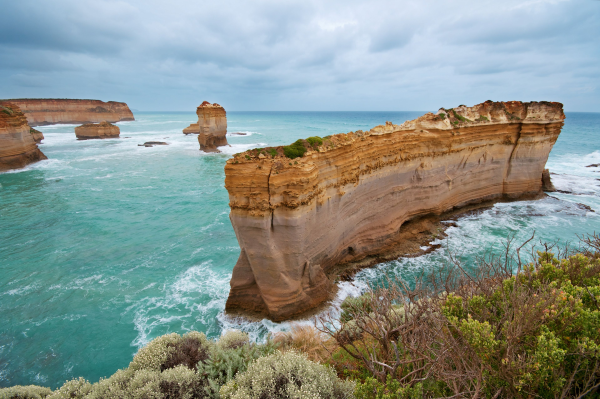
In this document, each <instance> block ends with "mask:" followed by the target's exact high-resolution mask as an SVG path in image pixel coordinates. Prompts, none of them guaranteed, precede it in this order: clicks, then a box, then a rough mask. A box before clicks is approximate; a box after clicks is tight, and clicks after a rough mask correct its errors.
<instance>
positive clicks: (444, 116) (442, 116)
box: [439, 112, 446, 120]
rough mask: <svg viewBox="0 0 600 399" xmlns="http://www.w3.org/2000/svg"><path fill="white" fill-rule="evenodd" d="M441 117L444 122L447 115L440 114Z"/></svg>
mask: <svg viewBox="0 0 600 399" xmlns="http://www.w3.org/2000/svg"><path fill="white" fill-rule="evenodd" d="M439 117H440V118H441V119H442V120H444V119H446V114H445V113H443V112H440V114H439Z"/></svg>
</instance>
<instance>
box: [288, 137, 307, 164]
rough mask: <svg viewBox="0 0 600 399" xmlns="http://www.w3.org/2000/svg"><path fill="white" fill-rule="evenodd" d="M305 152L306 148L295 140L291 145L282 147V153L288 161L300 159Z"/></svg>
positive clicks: (300, 141)
mask: <svg viewBox="0 0 600 399" xmlns="http://www.w3.org/2000/svg"><path fill="white" fill-rule="evenodd" d="M305 152H306V148H305V147H304V142H303V141H302V140H296V141H295V142H294V143H293V144H291V145H286V146H284V147H283V153H284V154H285V156H286V157H288V158H290V159H294V158H299V157H302V156H303V155H304V153H305Z"/></svg>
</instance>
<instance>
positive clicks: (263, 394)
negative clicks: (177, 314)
mask: <svg viewBox="0 0 600 399" xmlns="http://www.w3.org/2000/svg"><path fill="white" fill-rule="evenodd" d="M353 390H354V383H352V382H349V381H342V380H340V379H339V378H338V377H337V375H336V374H335V372H334V371H333V370H332V369H331V368H329V367H325V366H322V365H320V364H318V363H315V362H312V361H310V360H308V359H307V358H306V357H305V356H304V355H301V354H298V353H296V352H293V351H290V352H286V353H280V352H276V353H274V354H272V355H270V356H266V357H261V358H259V359H257V360H256V361H255V362H254V363H252V364H251V365H250V366H249V367H248V370H247V371H246V372H244V373H240V374H238V375H237V376H236V377H235V379H234V380H231V381H230V382H228V383H227V384H226V385H224V386H223V387H222V388H221V391H220V394H221V398H223V399H271V398H272V399H280V398H281V399H287V398H289V399H292V398H293V399H304V398H315V399H346V398H352V397H353V394H352V392H353Z"/></svg>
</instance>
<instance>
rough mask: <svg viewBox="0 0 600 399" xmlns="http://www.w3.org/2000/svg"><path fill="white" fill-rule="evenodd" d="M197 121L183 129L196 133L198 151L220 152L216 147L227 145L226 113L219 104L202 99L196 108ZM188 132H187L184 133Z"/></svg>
mask: <svg viewBox="0 0 600 399" xmlns="http://www.w3.org/2000/svg"><path fill="white" fill-rule="evenodd" d="M196 114H197V115H198V123H197V124H195V123H194V124H191V125H190V126H189V127H187V128H186V129H184V131H183V132H184V133H186V130H187V131H188V132H190V133H198V143H199V144H200V151H204V152H220V151H219V150H218V149H217V147H221V146H224V145H227V144H228V143H227V137H226V135H227V114H226V112H225V109H224V108H223V107H221V106H220V105H219V104H217V103H214V104H211V103H209V102H208V101H204V102H203V103H202V104H200V106H199V107H198V108H197V109H196ZM186 134H189V133H186Z"/></svg>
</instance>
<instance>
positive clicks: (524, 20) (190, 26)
mask: <svg viewBox="0 0 600 399" xmlns="http://www.w3.org/2000/svg"><path fill="white" fill-rule="evenodd" d="M0 9H1V10H2V11H1V12H0V74H1V78H0V98H24V97H28V98H91V99H100V100H104V101H108V100H113V101H124V102H127V103H128V104H129V106H130V107H131V108H132V109H135V110H140V111H189V110H195V108H196V107H197V106H198V105H199V104H200V103H201V102H202V101H204V100H208V101H210V102H218V103H219V104H221V105H223V106H224V107H225V109H226V110H228V111H293V110H295V111H435V110H437V109H439V108H440V107H453V106H458V105H460V104H466V105H474V104H477V103H480V102H483V101H485V100H494V101H498V100H503V101H508V100H521V101H532V100H536V101H541V100H547V101H559V102H562V103H563V104H564V105H565V110H566V111H581V112H600V1H599V0H503V1H487V0H468V1H467V0H452V1H448V0H414V1H405V0H392V1H388V0H370V1H354V0H340V1H338V0H330V1H329V0H315V1H313V0H301V1H296V0H252V1H248V0H245V1H229V0H220V1H199V0H194V1H193V0H187V1H183V0H169V1H165V0H160V1H158V0H121V1H118V0H93V1H91V0H52V1H46V0H12V1H9V0H0Z"/></svg>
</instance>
